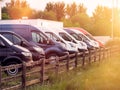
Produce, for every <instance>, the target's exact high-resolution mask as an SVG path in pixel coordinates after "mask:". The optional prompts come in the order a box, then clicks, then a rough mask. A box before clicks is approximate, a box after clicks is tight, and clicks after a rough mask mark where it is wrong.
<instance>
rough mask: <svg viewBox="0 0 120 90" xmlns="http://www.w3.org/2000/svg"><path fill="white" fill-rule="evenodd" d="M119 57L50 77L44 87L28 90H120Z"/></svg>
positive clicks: (36, 86) (29, 89) (35, 86)
mask: <svg viewBox="0 0 120 90" xmlns="http://www.w3.org/2000/svg"><path fill="white" fill-rule="evenodd" d="M119 84H120V57H114V58H111V59H110V60H103V61H101V62H100V63H98V62H96V63H93V64H92V65H89V66H86V67H85V68H83V69H81V68H78V69H76V70H73V71H70V72H69V73H64V74H62V75H59V76H58V78H57V77H54V76H51V78H50V82H49V83H47V84H46V85H43V86H40V85H34V86H31V87H29V88H28V90H120V86H119Z"/></svg>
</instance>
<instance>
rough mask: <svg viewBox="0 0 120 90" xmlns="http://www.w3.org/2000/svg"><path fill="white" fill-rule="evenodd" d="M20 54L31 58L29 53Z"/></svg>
mask: <svg viewBox="0 0 120 90" xmlns="http://www.w3.org/2000/svg"><path fill="white" fill-rule="evenodd" d="M22 54H23V55H24V56H27V57H32V54H31V53H30V52H22Z"/></svg>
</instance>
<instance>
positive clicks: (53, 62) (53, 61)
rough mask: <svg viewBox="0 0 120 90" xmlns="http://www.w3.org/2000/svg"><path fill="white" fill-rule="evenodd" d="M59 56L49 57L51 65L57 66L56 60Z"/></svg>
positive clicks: (51, 55)
mask: <svg viewBox="0 0 120 90" xmlns="http://www.w3.org/2000/svg"><path fill="white" fill-rule="evenodd" d="M58 57H59V56H58V55H57V54H50V55H49V56H48V59H49V63H50V64H56V58H58Z"/></svg>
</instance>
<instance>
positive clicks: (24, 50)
mask: <svg viewBox="0 0 120 90" xmlns="http://www.w3.org/2000/svg"><path fill="white" fill-rule="evenodd" d="M12 49H14V50H15V51H16V52H30V51H29V50H28V49H26V48H24V47H21V46H19V45H12Z"/></svg>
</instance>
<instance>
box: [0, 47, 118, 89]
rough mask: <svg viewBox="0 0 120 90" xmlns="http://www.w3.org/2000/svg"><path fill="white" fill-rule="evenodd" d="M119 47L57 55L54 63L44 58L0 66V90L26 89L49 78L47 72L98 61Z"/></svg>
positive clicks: (69, 68) (55, 72)
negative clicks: (12, 73) (9, 72)
mask: <svg viewBox="0 0 120 90" xmlns="http://www.w3.org/2000/svg"><path fill="white" fill-rule="evenodd" d="M119 51H120V49H119V47H111V48H100V49H96V50H89V51H84V52H80V53H75V54H70V55H69V54H68V55H66V56H62V57H57V58H56V59H55V61H56V62H55V63H52V64H45V60H46V59H43V60H40V61H35V62H34V63H33V64H32V65H31V66H27V65H26V63H25V62H23V63H22V64H18V65H11V66H4V67H2V66H0V90H19V89H20V90H21V89H22V90H26V87H27V86H30V85H33V84H37V83H39V84H44V82H45V81H46V80H49V74H50V73H54V74H56V75H58V74H59V73H63V72H68V71H69V70H72V69H74V68H77V67H84V66H86V65H87V64H91V63H93V62H99V61H101V60H103V59H105V58H108V59H109V58H110V56H111V54H112V55H115V54H118V52H119ZM14 68H20V70H21V72H20V73H19V74H17V75H15V76H7V75H6V74H5V73H4V72H5V71H6V70H8V69H14Z"/></svg>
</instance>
